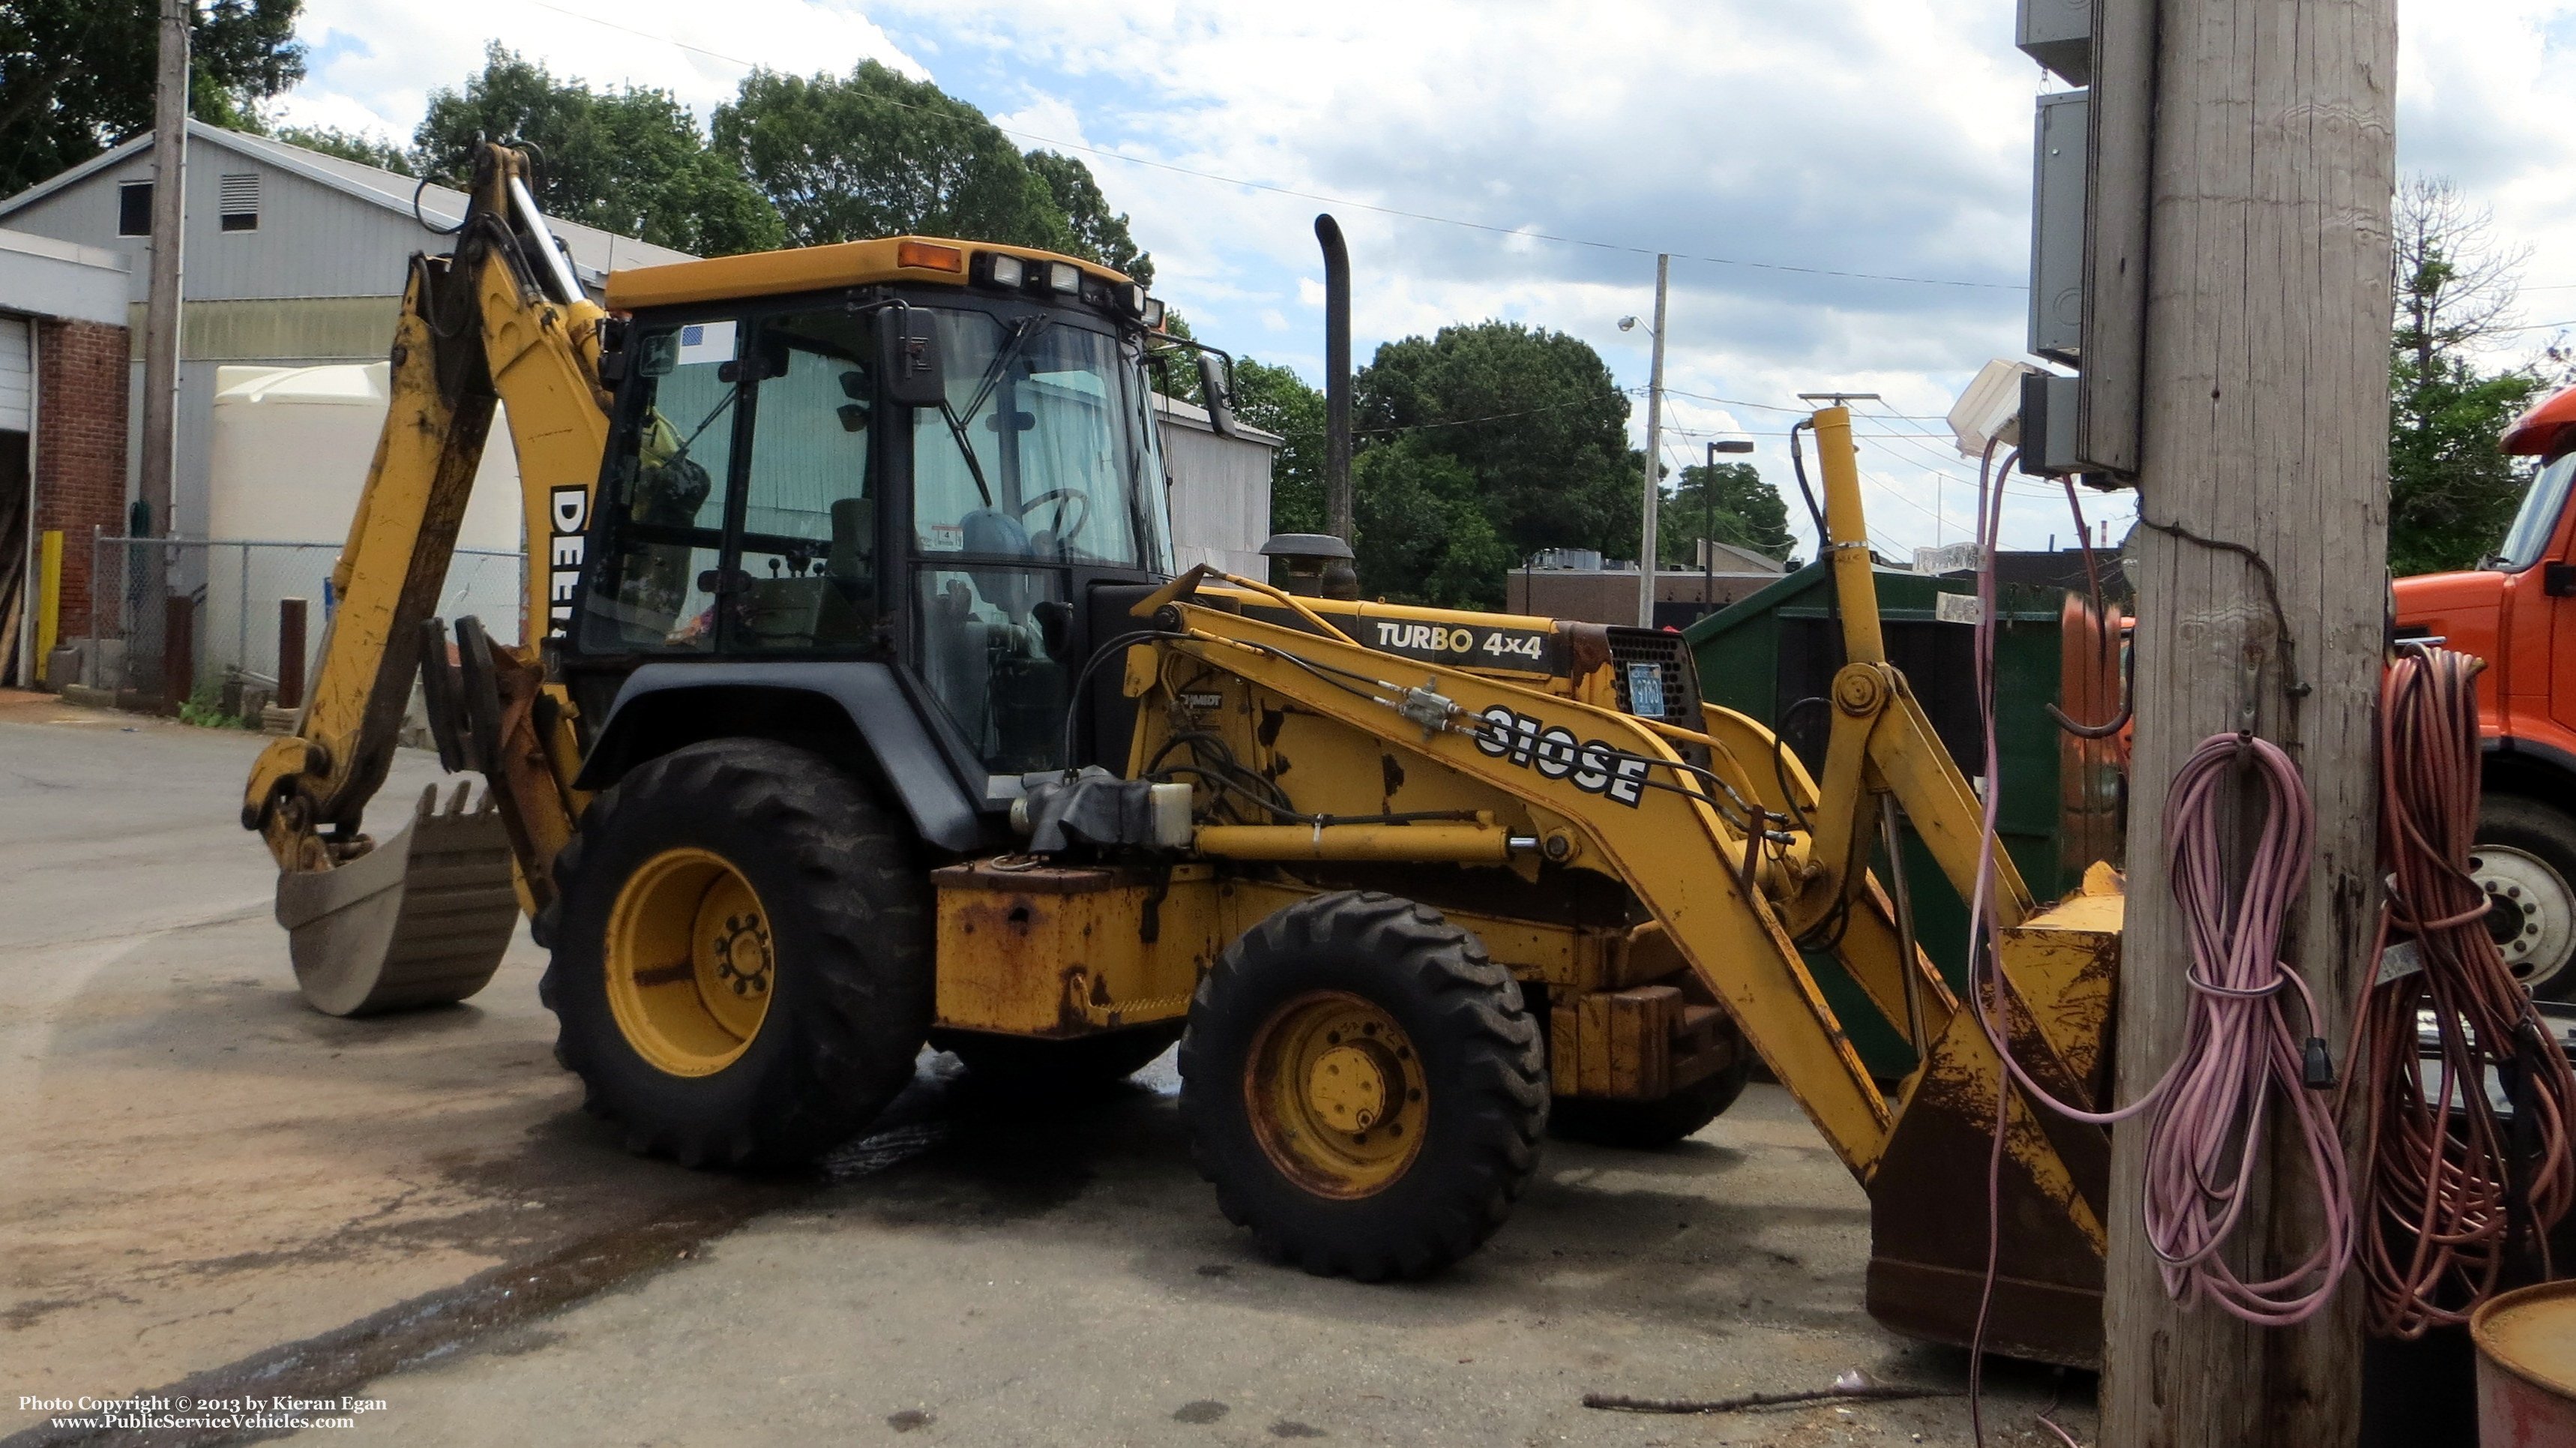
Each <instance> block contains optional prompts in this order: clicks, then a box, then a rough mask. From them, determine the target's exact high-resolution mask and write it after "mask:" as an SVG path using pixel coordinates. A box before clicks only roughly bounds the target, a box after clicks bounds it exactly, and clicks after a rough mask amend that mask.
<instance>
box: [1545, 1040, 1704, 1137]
mask: <svg viewBox="0 0 2576 1448" xmlns="http://www.w3.org/2000/svg"><path fill="white" fill-rule="evenodd" d="M1752 1079H1753V1048H1752V1047H1750V1046H1745V1047H1743V1048H1741V1049H1740V1050H1739V1052H1738V1053H1737V1056H1736V1059H1735V1061H1734V1063H1733V1064H1731V1065H1729V1066H1728V1067H1727V1068H1726V1069H1725V1070H1723V1071H1720V1072H1718V1073H1717V1074H1716V1075H1714V1076H1705V1077H1702V1078H1701V1079H1699V1080H1698V1081H1695V1082H1693V1083H1692V1084H1690V1085H1688V1086H1685V1087H1683V1088H1682V1089H1680V1090H1679V1091H1676V1092H1674V1093H1673V1094H1672V1095H1670V1096H1667V1097H1665V1098H1663V1099H1662V1100H1660V1101H1605V1100H1602V1099H1600V1098H1598V1097H1583V1096H1560V1097H1558V1098H1557V1099H1556V1104H1555V1105H1553V1106H1551V1107H1549V1108H1548V1117H1547V1129H1548V1131H1549V1132H1550V1133H1552V1134H1553V1135H1556V1136H1561V1137H1564V1138H1565V1139H1566V1140H1568V1141H1580V1142H1585V1143H1588V1144H1590V1145H1593V1146H1616V1147H1624V1148H1626V1149H1628V1150H1631V1151H1653V1150H1655V1149H1657V1148H1659V1147H1666V1146H1670V1145H1672V1144H1673V1143H1674V1142H1677V1141H1682V1140H1685V1139H1687V1138H1689V1137H1691V1136H1694V1135H1696V1134H1697V1133H1698V1131H1699V1129H1700V1128H1701V1127H1703V1126H1706V1125H1708V1124H1709V1123H1710V1122H1712V1121H1715V1120H1716V1119H1717V1118H1719V1117H1720V1116H1723V1115H1725V1114H1726V1108H1728V1107H1730V1106H1732V1105H1734V1104H1735V1098H1736V1097H1738V1096H1741V1095H1743V1094H1744V1085H1745V1083H1746V1082H1748V1081H1750V1080H1752Z"/></svg>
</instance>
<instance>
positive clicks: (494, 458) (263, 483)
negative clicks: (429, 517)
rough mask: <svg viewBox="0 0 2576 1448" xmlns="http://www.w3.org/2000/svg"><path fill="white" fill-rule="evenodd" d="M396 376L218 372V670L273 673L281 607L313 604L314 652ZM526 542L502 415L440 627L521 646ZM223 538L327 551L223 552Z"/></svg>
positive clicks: (210, 613)
mask: <svg viewBox="0 0 2576 1448" xmlns="http://www.w3.org/2000/svg"><path fill="white" fill-rule="evenodd" d="M391 373H392V369H391V368H390V367H389V366H388V365H387V364H386V363H383V362H366V363H341V364H335V365H329V366H319V367H219V368H217V369H216V370H215V400H214V409H213V415H212V419H211V428H210V436H209V439H208V442H209V447H208V474H209V477H208V480H207V481H208V494H209V496H208V501H207V510H206V524H207V534H208V536H209V537H210V538H211V539H213V540H215V541H216V546H214V547H212V548H210V549H209V550H208V556H207V559H206V627H205V648H206V649H207V650H208V651H209V652H210V654H212V655H213V656H215V659H217V660H221V661H228V662H234V663H238V664H240V665H241V666H243V667H245V668H248V669H250V670H252V671H254V672H257V673H262V674H270V673H273V672H274V669H275V662H274V658H273V655H274V654H275V647H274V640H273V635H274V633H275V630H276V617H277V600H278V599H280V598H289V597H303V598H309V599H311V600H313V605H314V608H315V610H316V617H315V618H314V621H313V626H312V628H311V632H310V634H309V635H308V638H309V641H310V643H311V645H312V646H313V647H315V648H318V647H319V646H320V643H321V638H320V635H321V628H320V623H321V619H320V618H319V616H318V614H319V610H320V607H321V603H322V597H323V589H322V583H323V580H324V579H325V578H327V577H328V576H329V574H330V572H331V567H332V565H333V563H334V562H335V561H336V560H337V558H338V555H339V550H340V545H341V544H343V543H345V542H346V541H347V540H348V536H349V520H350V519H351V518H353V517H354V516H356V514H357V510H358V495H359V493H360V492H362V491H364V489H365V487H366V483H367V467H368V465H369V463H371V462H372V461H373V460H374V458H375V452H376V440H377V437H378V435H379V434H380V433H381V432H382V431H383V429H384V423H385V410H386V408H387V407H388V406H389V403H390V383H391ZM520 532H521V524H520V516H519V463H518V455H517V453H516V451H515V450H514V449H513V448H512V447H511V445H510V434H509V426H508V418H507V417H506V416H505V415H503V414H501V413H499V412H497V411H496V413H495V414H494V417H493V420H492V433H491V439H490V441H489V442H488V443H487V444H486V445H485V447H484V450H483V464H482V468H481V470H480V471H479V472H477V473H476V474H475V476H474V491H473V494H472V496H471V497H470V498H469V500H468V501H467V503H466V507H465V520H464V524H463V526H462V527H460V528H459V529H458V532H457V538H456V546H457V549H458V554H457V557H456V559H455V561H454V562H453V563H452V564H451V565H450V566H449V568H448V575H447V583H446V587H445V588H444V589H443V590H442V591H441V593H440V597H439V602H438V607H437V613H438V615H439V616H440V617H443V618H448V619H455V618H459V617H462V616H464V615H467V614H473V615H476V616H478V617H480V618H481V619H482V620H483V624H484V627H485V628H486V629H488V630H489V631H490V632H491V634H492V637H493V638H494V639H496V640H499V641H502V642H509V643H515V642H517V640H518V636H519V609H520V606H521V603H520V599H521V593H520V588H519V579H520V570H521V564H520V559H521V558H522V556H523V550H522V548H521V546H520ZM227 540H251V541H253V542H269V543H308V544H316V545H321V546H317V547H312V548H280V547H266V548H263V547H251V548H247V549H242V548H227V547H224V546H221V545H222V543H223V542H225V541H227ZM495 555H501V556H495ZM245 604H246V605H247V608H248V613H247V615H246V616H245V614H244V612H243V609H244V607H245ZM235 653H239V654H242V655H243V657H241V658H238V659H234V658H232V657H231V656H232V655H233V654H235Z"/></svg>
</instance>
